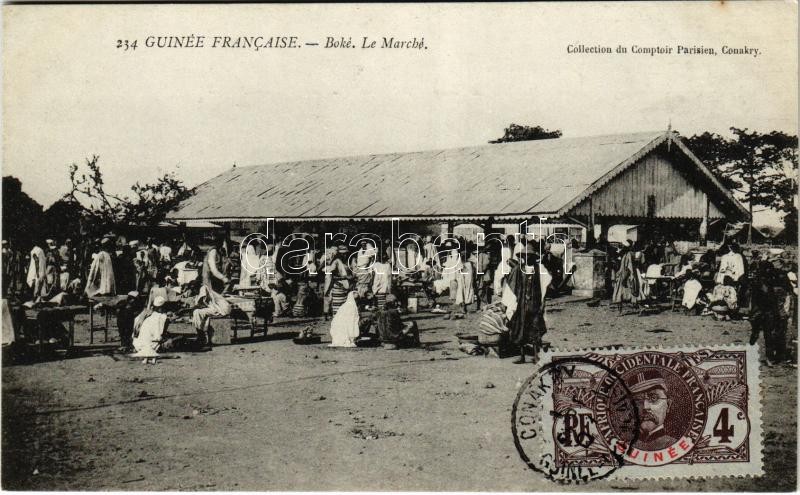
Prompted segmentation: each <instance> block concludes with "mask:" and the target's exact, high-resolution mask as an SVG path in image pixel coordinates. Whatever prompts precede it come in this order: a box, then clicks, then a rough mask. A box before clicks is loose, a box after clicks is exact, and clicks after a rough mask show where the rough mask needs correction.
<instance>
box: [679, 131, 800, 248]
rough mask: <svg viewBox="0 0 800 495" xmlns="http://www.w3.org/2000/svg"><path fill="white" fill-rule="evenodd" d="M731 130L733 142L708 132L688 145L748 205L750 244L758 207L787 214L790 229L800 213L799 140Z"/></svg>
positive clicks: (783, 135)
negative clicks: (799, 208) (799, 195)
mask: <svg viewBox="0 0 800 495" xmlns="http://www.w3.org/2000/svg"><path fill="white" fill-rule="evenodd" d="M730 130H731V133H732V134H733V136H734V137H733V138H726V137H723V136H720V135H718V134H712V133H708V132H705V133H703V134H700V135H694V136H692V137H690V138H689V139H688V140H687V141H688V145H689V147H690V148H691V150H692V152H693V153H694V154H695V155H696V156H697V157H698V158H699V159H700V160H702V161H703V162H704V163H705V164H706V165H708V166H709V168H710V169H711V171H712V173H714V175H715V176H717V177H718V178H719V179H720V180H721V181H722V183H723V184H724V185H725V186H727V187H728V188H730V189H732V190H733V191H736V192H738V193H739V195H740V196H741V197H742V198H743V199H744V201H745V202H746V203H747V204H748V207H749V209H750V219H751V225H750V226H749V227H748V234H747V241H748V242H751V240H752V218H753V207H754V206H764V207H767V208H772V209H774V210H777V211H780V212H783V213H784V214H785V215H784V223H786V226H787V227H790V226H791V224H792V215H796V210H797V203H796V196H797V166H798V163H797V136H790V135H788V134H785V133H783V132H779V131H772V132H770V133H767V134H761V133H758V132H755V131H753V132H748V130H747V129H737V128H735V127H731V128H730ZM794 223H795V224H796V220H795V221H794Z"/></svg>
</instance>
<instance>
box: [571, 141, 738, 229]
mask: <svg viewBox="0 0 800 495" xmlns="http://www.w3.org/2000/svg"><path fill="white" fill-rule="evenodd" d="M651 196H653V197H654V198H655V210H654V211H655V215H654V216H655V218H703V215H704V213H705V208H706V194H705V193H704V192H703V191H702V190H700V189H699V188H698V187H697V186H696V185H694V184H693V183H692V182H691V178H690V177H689V176H688V174H687V173H685V172H683V171H681V170H679V168H678V166H677V165H675V164H674V163H673V162H672V161H671V160H669V159H667V158H666V157H664V156H662V155H659V154H657V153H652V154H650V155H648V156H646V157H644V158H643V159H642V160H640V161H639V163H637V164H635V165H633V166H632V167H630V168H628V170H626V171H625V172H623V173H621V174H620V175H618V176H617V177H615V178H614V179H612V180H611V181H610V182H609V183H608V184H606V185H605V186H603V187H602V188H601V189H600V190H599V191H597V192H596V193H595V194H594V195H593V196H592V209H593V210H594V214H595V216H597V215H606V216H620V217H638V218H641V217H646V216H647V213H648V202H649V201H651V200H650V199H649V198H650V197H651ZM571 214H574V215H589V201H588V200H585V201H583V202H582V203H580V204H578V206H576V207H575V208H574V209H573V210H572V212H571ZM709 217H710V218H712V219H714V218H723V217H724V215H723V214H722V212H721V211H720V210H719V208H718V207H717V206H716V205H715V204H714V203H713V201H712V203H711V205H710V207H709Z"/></svg>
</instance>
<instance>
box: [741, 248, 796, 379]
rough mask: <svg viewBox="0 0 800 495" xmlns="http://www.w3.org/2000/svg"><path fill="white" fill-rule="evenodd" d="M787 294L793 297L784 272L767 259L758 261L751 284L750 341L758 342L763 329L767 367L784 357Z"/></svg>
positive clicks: (787, 319) (787, 315) (787, 318)
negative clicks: (756, 272) (756, 270)
mask: <svg viewBox="0 0 800 495" xmlns="http://www.w3.org/2000/svg"><path fill="white" fill-rule="evenodd" d="M787 295H791V297H796V296H795V295H794V294H793V293H791V290H790V284H789V279H788V278H787V277H786V274H784V273H782V272H780V271H779V270H778V269H776V268H775V267H774V266H773V265H772V263H770V262H767V261H762V262H760V263H759V266H758V274H757V275H756V278H755V280H754V281H753V287H752V296H751V302H752V312H751V314H750V325H751V328H752V330H751V333H750V344H751V345H752V344H755V343H756V342H758V335H759V334H760V333H762V332H763V334H764V347H765V348H766V349H765V350H766V355H767V366H773V365H775V364H777V363H780V362H781V361H783V360H785V359H786V357H787V356H786V327H787V325H788V322H789V313H788V312H787V311H786V310H785V309H786V306H785V303H786V300H787Z"/></svg>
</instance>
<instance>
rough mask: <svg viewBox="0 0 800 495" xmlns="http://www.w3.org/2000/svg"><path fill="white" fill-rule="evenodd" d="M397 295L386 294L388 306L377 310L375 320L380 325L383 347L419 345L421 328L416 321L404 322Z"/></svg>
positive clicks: (395, 347)
mask: <svg viewBox="0 0 800 495" xmlns="http://www.w3.org/2000/svg"><path fill="white" fill-rule="evenodd" d="M397 305H398V303H397V297H395V295H394V294H389V295H387V296H386V306H385V308H384V309H380V310H378V311H377V313H376V315H375V322H376V324H377V327H378V335H379V336H380V339H381V342H382V343H383V347H385V348H387V349H392V350H394V349H399V348H401V347H418V346H419V329H418V328H417V323H416V322H414V321H411V322H408V323H403V320H402V318H401V317H400V311H398V309H397Z"/></svg>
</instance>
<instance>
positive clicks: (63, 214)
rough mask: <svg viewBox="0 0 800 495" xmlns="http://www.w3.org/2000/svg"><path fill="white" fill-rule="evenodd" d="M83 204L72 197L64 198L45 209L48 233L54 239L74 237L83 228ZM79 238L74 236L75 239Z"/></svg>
mask: <svg viewBox="0 0 800 495" xmlns="http://www.w3.org/2000/svg"><path fill="white" fill-rule="evenodd" d="M82 213H83V206H81V204H80V203H78V202H77V201H74V200H72V199H70V198H62V199H59V200H58V201H56V202H55V203H53V204H52V205H50V207H49V208H47V209H46V210H44V223H45V225H46V226H47V230H48V235H51V236H53V238H54V239H66V238H67V237H74V236H75V235H76V234H78V233H79V232H80V230H81V216H82ZM76 240H77V239H74V238H73V241H76Z"/></svg>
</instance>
